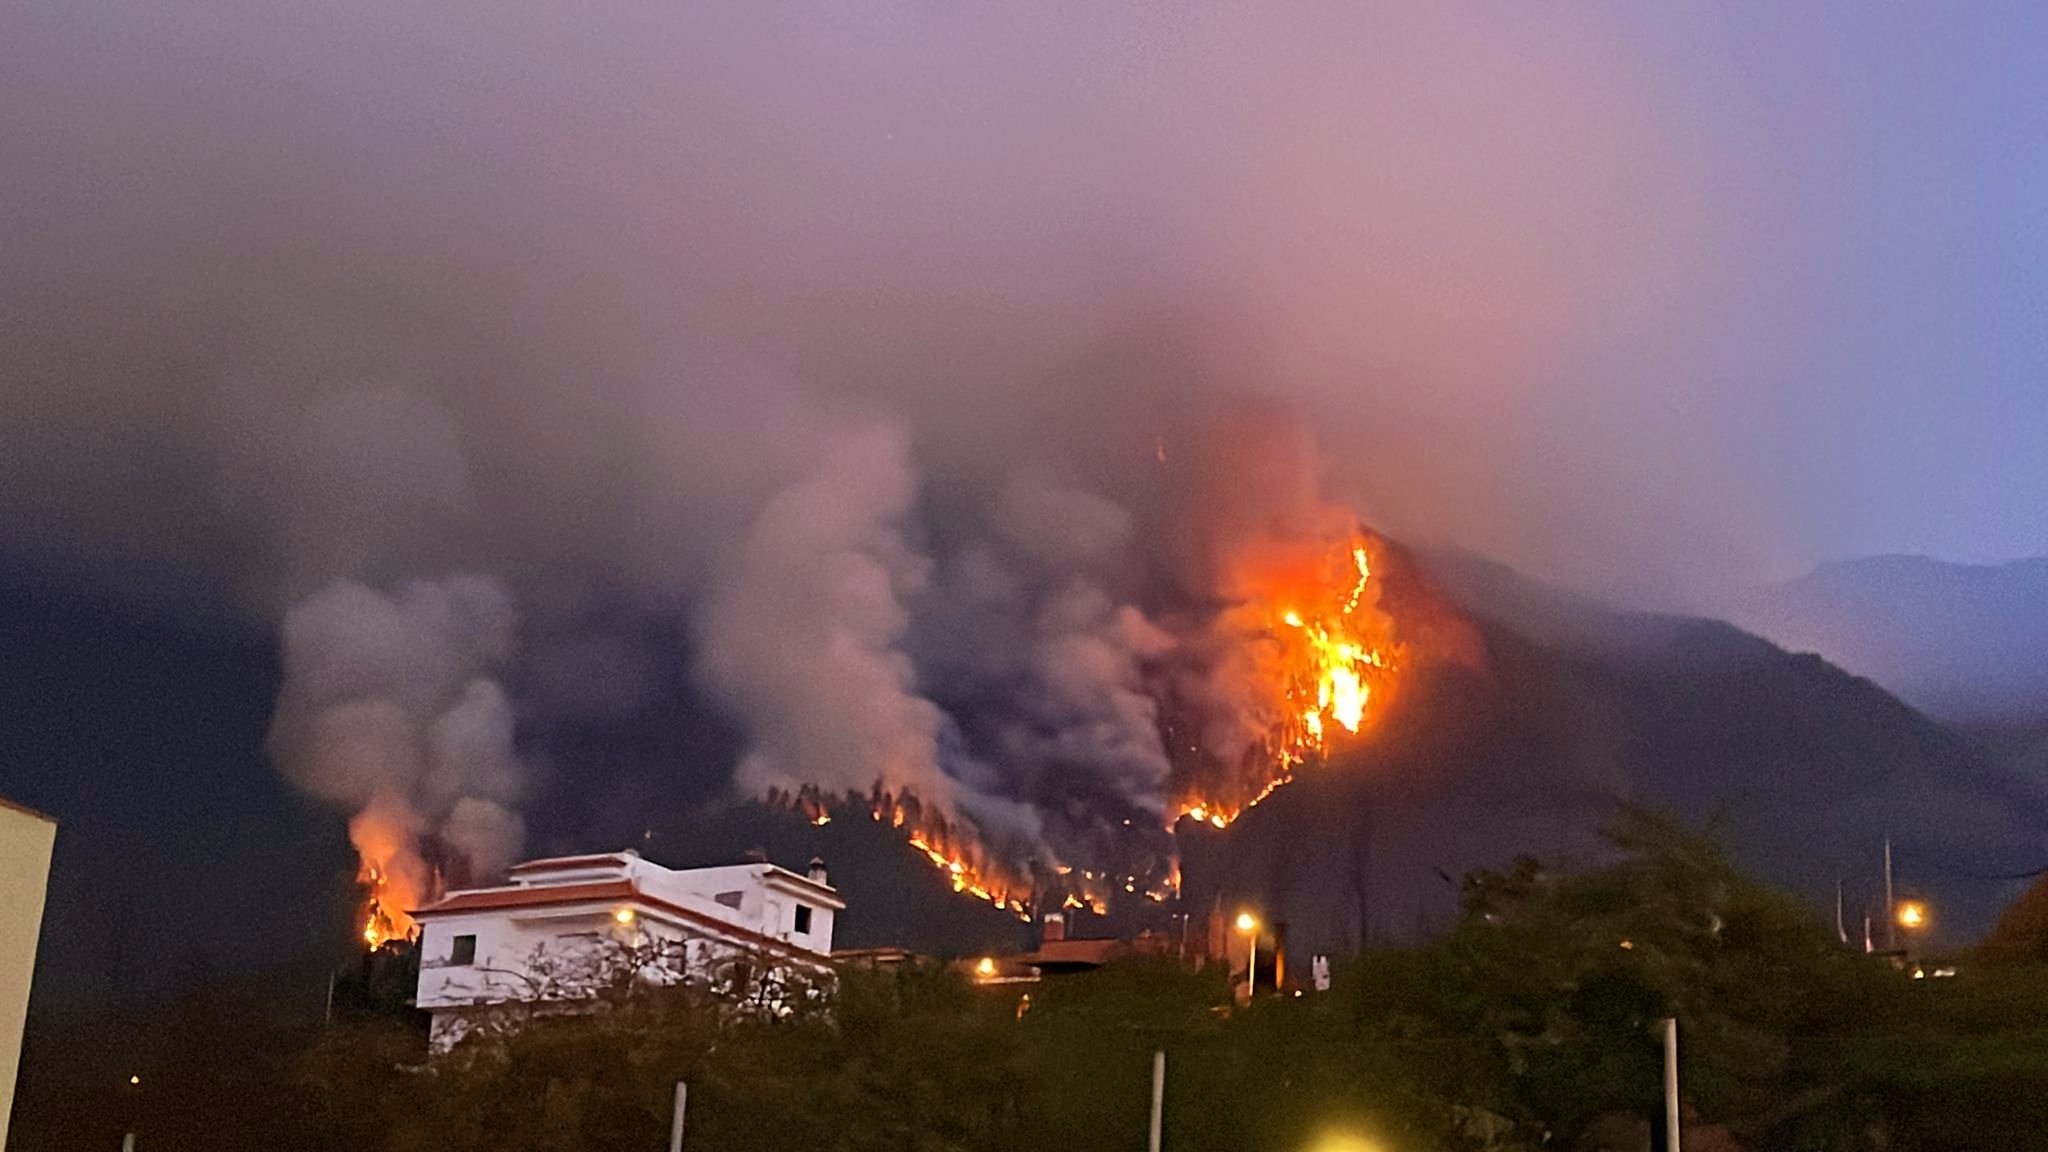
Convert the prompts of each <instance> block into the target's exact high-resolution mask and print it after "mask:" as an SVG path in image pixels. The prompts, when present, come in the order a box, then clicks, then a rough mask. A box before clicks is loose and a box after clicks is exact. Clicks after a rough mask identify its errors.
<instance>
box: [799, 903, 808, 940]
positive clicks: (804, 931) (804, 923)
mask: <svg viewBox="0 0 2048 1152" xmlns="http://www.w3.org/2000/svg"><path fill="white" fill-rule="evenodd" d="M810 932H811V906H810V905H808V904H799V905H797V906H796V934H797V935H799V936H808V935H810Z"/></svg>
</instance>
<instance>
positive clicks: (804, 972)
mask: <svg viewBox="0 0 2048 1152" xmlns="http://www.w3.org/2000/svg"><path fill="white" fill-rule="evenodd" d="M509 880H510V882H509V883H507V884H504V885H501V886H498V887H493V888H474V889H467V890H463V891H456V892H450V893H448V895H447V896H445V897H444V898H442V899H441V900H438V901H436V902H435V903H433V904H430V905H428V906H427V907H425V908H421V909H418V910H416V911H414V912H413V917H414V919H415V920H417V921H418V922H419V925H420V938H419V957H420V975H419V987H418V1000H417V1003H418V1005H419V1007H420V1008H421V1009H423V1010H425V1011H426V1012H428V1013H429V1014H431V1016H432V1019H433V1024H432V1028H431V1032H430V1038H431V1044H432V1047H433V1048H434V1050H436V1051H445V1050H447V1049H448V1048H449V1047H450V1046H452V1045H453V1044H455V1043H456V1042H457V1041H459V1040H461V1039H462V1038H463V1037H464V1036H466V1035H469V1034H471V1033H472V1032H474V1031H475V1030H476V1029H477V1028H478V1027H479V1026H482V1025H485V1024H487V1023H490V1022H494V1021H505V1020H510V1019H514V1018H515V1014H516V1013H520V1012H532V1011H544V1012H545V1011H573V1010H575V1009H576V1008H577V1007H578V1006H579V1005H587V1004H589V1003H591V1002H593V1001H595V1000H597V999H598V998H600V997H601V996H603V995H604V994H605V991H606V990H607V988H611V987H616V986H617V985H618V984H619V983H620V982H621V981H637V982H641V983H655V984H673V983H677V982H681V981H688V982H691V983H695V984H698V985H699V986H702V987H704V988H707V989H709V990H712V991H715V992H718V993H721V994H725V995H730V996H734V997H750V998H753V999H755V1000H757V1001H759V1002H761V1003H762V1004H763V1005H764V1006H765V1007H768V1008H771V1009H772V1008H776V1007H779V1005H778V1004H777V1003H776V1000H775V998H776V997H777V996H779V995H782V994H784V993H783V992H782V991H780V989H783V988H785V987H792V986H795V985H800V984H805V983H809V984H810V985H811V986H813V987H814V986H816V984H817V983H818V982H823V981H829V980H830V979H831V974H832V923H833V918H834V916H835V915H836V914H837V913H838V912H840V911H841V910H843V909H844V908H845V907H846V904H845V902H844V901H842V900H841V899H840V898H839V894H838V893H837V892H836V891H834V890H833V889H832V888H831V886H830V885H828V884H827V883H826V882H825V870H824V866H823V865H822V864H821V863H820V862H818V861H812V864H811V868H810V870H809V872H808V874H800V873H797V872H792V871H790V870H788V869H786V868H779V867H776V866H775V865H773V864H767V863H749V864H735V865H730V866H725V867H717V868H691V869H682V870H677V869H670V868H663V867H661V866H660V865H658V864H655V863H652V862H651V861H648V860H644V859H642V858H641V857H640V855H639V854H638V853H637V852H634V851H632V850H631V849H627V850H625V851H622V852H611V853H604V854H600V855H592V856H564V857H557V858H554V859H547V860H532V861H528V862H527V863H524V864H520V865H518V866H516V867H514V868H513V869H512V870H511V873H510V876H509Z"/></svg>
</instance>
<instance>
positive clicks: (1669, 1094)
mask: <svg viewBox="0 0 2048 1152" xmlns="http://www.w3.org/2000/svg"><path fill="white" fill-rule="evenodd" d="M1664 1152H1678V1017H1676V1016H1666V1017H1665V1018H1664Z"/></svg>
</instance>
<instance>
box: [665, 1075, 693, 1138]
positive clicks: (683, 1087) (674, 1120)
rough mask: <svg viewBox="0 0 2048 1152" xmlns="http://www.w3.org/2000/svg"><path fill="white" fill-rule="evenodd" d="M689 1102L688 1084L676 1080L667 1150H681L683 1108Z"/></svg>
mask: <svg viewBox="0 0 2048 1152" xmlns="http://www.w3.org/2000/svg"><path fill="white" fill-rule="evenodd" d="M689 1102H690V1086H689V1085H688V1084H686V1083H684V1082H683V1081H681V1080H678V1081H676V1110H675V1114H674V1115H673V1116H671V1117H670V1118H669V1122H668V1152H683V1110H684V1107H685V1106H686V1105H688V1104H689Z"/></svg>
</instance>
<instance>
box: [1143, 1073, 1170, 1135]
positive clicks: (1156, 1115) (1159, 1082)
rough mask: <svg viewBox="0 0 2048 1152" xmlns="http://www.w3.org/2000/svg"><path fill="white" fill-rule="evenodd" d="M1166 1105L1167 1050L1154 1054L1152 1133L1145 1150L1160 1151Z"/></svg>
mask: <svg viewBox="0 0 2048 1152" xmlns="http://www.w3.org/2000/svg"><path fill="white" fill-rule="evenodd" d="M1165 1105H1166V1050H1165V1049H1161V1050H1159V1051H1157V1052H1154V1053H1153V1054H1152V1129H1151V1131H1152V1135H1151V1138H1150V1139H1148V1140H1146V1141H1145V1152H1159V1135H1160V1129H1159V1122H1160V1120H1161V1118H1162V1117H1163V1115H1164V1113H1165Z"/></svg>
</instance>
